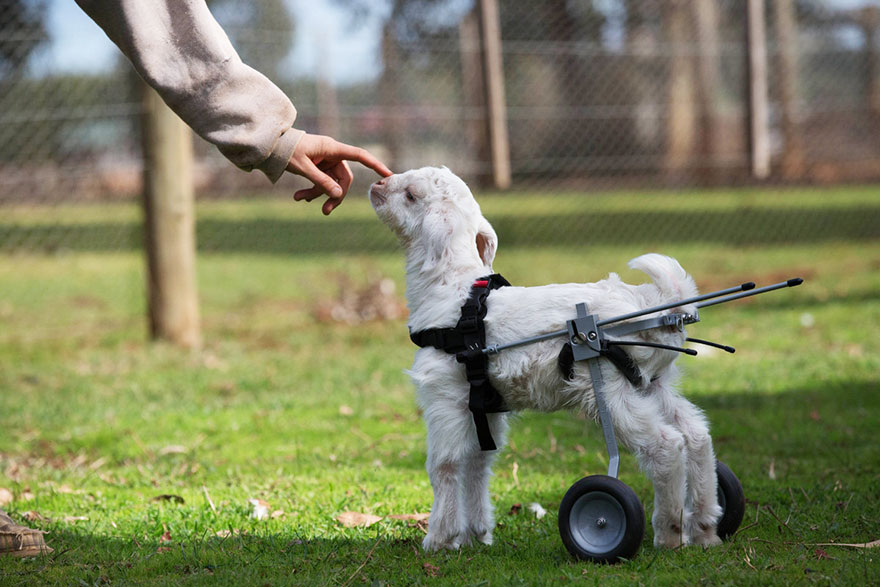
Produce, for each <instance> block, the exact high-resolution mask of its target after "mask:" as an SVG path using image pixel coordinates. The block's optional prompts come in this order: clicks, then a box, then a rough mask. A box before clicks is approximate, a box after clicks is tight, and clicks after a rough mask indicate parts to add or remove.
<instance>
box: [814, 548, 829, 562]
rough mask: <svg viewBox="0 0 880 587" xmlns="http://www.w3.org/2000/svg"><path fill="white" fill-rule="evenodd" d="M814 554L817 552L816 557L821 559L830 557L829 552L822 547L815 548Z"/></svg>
mask: <svg viewBox="0 0 880 587" xmlns="http://www.w3.org/2000/svg"><path fill="white" fill-rule="evenodd" d="M813 554H815V555H816V558H817V559H819V560H828V558H829V556H828V553H827V552H825V551H824V550H822V549H821V548H817V549H816V550H814V551H813Z"/></svg>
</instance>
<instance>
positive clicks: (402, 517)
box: [385, 514, 431, 522]
mask: <svg viewBox="0 0 880 587" xmlns="http://www.w3.org/2000/svg"><path fill="white" fill-rule="evenodd" d="M385 517H386V518H388V519H389V520H414V521H416V522H421V521H422V520H427V519H428V518H430V517H431V514H392V515H390V516H385Z"/></svg>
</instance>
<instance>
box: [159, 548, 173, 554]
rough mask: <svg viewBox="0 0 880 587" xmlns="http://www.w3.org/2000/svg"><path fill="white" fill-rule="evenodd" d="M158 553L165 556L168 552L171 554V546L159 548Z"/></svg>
mask: <svg viewBox="0 0 880 587" xmlns="http://www.w3.org/2000/svg"><path fill="white" fill-rule="evenodd" d="M156 552H158V553H159V554H165V553H166V552H171V547H170V546H160V547H159V548H157V549H156Z"/></svg>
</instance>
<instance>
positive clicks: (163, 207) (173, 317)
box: [142, 84, 201, 348]
mask: <svg viewBox="0 0 880 587" xmlns="http://www.w3.org/2000/svg"><path fill="white" fill-rule="evenodd" d="M142 85H143V89H144V90H143V103H144V115H143V119H142V134H143V151H144V153H143V154H144V198H143V206H144V217H145V222H144V224H145V228H146V239H145V241H146V242H145V247H146V254H147V295H148V313H149V322H150V335H151V336H152V338H154V339H163V340H167V341H170V342H173V343H175V344H177V345H180V346H182V347H186V348H196V347H198V346H199V345H200V344H201V332H200V324H199V304H198V294H197V288H196V276H195V258H196V247H195V205H194V200H195V197H194V190H193V180H192V159H193V154H192V134H191V131H190V130H189V128H188V127H187V126H186V125H185V124H184V123H183V121H181V120H180V119H179V118H178V117H177V115H176V114H174V113H173V112H172V111H171V109H170V108H168V106H166V105H165V103H164V102H162V99H161V98H160V97H159V95H158V94H157V93H156V92H155V91H154V90H153V89H151V88H149V87H148V86H147V85H146V84H142Z"/></svg>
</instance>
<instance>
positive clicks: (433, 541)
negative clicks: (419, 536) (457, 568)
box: [422, 534, 461, 552]
mask: <svg viewBox="0 0 880 587" xmlns="http://www.w3.org/2000/svg"><path fill="white" fill-rule="evenodd" d="M460 546H461V542H459V540H458V537H457V536H450V537H447V538H440V537H436V536H431V535H430V534H429V535H428V536H425V539H424V540H422V549H423V550H424V551H425V552H438V551H441V550H443V549H447V550H458V549H459V547H460Z"/></svg>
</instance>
